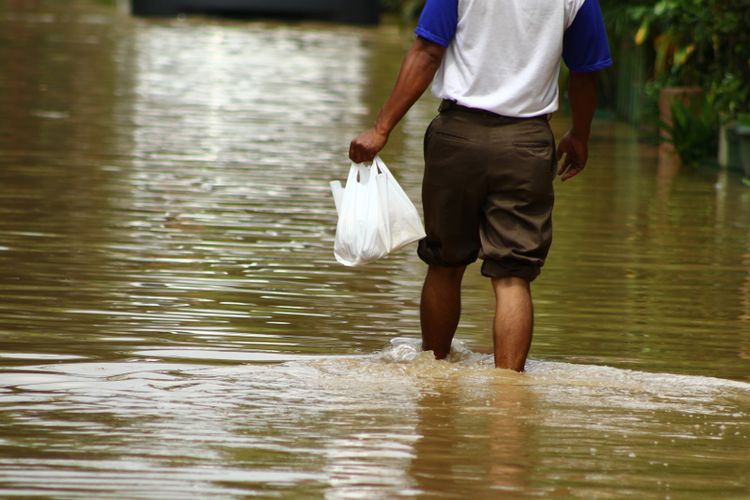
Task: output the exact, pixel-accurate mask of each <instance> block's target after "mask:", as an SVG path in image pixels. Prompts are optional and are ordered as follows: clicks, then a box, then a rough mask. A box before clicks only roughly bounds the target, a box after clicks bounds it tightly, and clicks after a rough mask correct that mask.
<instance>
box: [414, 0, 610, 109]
mask: <svg viewBox="0 0 750 500" xmlns="http://www.w3.org/2000/svg"><path fill="white" fill-rule="evenodd" d="M415 32H416V34H417V35H418V36H419V37H422V38H424V39H426V40H429V41H431V42H434V43H437V44H439V45H441V46H443V47H446V49H447V50H446V52H445V57H444V59H443V62H442V64H441V66H440V68H439V69H438V71H437V74H436V75H435V80H434V81H433V86H432V91H433V94H435V96H437V97H439V98H442V99H450V100H454V101H456V102H457V103H458V104H461V105H463V106H468V107H471V108H478V109H484V110H487V111H492V112H494V113H497V114H500V115H504V116H513V117H530V116H538V115H543V114H547V113H551V112H553V111H555V110H556V109H557V101H558V84H557V78H558V74H559V72H560V61H561V59H564V60H565V63H566V64H567V66H568V67H569V68H570V70H571V71H577V72H592V71H598V70H601V69H604V68H607V67H609V66H611V65H612V59H611V57H610V52H609V45H608V43H607V34H606V32H605V29H604V21H603V19H602V14H601V9H600V8H599V3H598V0H427V3H426V4H425V7H424V10H423V11H422V15H421V17H420V19H419V23H418V25H417V29H416V30H415Z"/></svg>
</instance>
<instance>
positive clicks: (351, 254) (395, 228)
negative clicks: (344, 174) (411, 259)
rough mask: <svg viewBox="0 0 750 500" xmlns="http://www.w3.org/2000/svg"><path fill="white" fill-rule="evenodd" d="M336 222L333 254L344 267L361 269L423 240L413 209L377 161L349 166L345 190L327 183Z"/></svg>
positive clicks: (411, 204) (385, 169)
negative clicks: (335, 212)
mask: <svg viewBox="0 0 750 500" xmlns="http://www.w3.org/2000/svg"><path fill="white" fill-rule="evenodd" d="M331 191H332V192H333V199H334V202H335V203H336V211H337V212H338V214H339V221H338V224H337V225H336V240H335V241H334V244H333V253H334V255H335V256H336V260H337V261H338V262H340V263H341V264H344V265H345V266H361V265H364V264H368V263H370V262H373V261H376V260H378V259H379V258H381V257H383V256H385V255H387V254H388V253H390V252H393V251H394V250H398V249H399V248H401V247H403V246H405V245H408V244H409V243H412V242H414V241H417V240H420V239H422V238H424V236H425V232H424V227H423V226H422V221H421V220H420V218H419V213H418V212H417V209H416V207H415V206H414V204H413V203H412V202H411V200H410V199H409V197H408V196H407V195H406V193H405V192H404V190H403V189H401V186H399V184H398V182H396V178H395V177H393V174H391V172H390V170H388V167H387V166H386V165H385V163H383V160H381V159H380V158H379V157H377V156H376V157H375V160H373V162H372V164H371V165H365V164H362V163H359V164H355V163H352V166H351V168H350V169H349V177H348V178H347V180H346V187H345V188H342V187H341V182H339V181H333V182H331Z"/></svg>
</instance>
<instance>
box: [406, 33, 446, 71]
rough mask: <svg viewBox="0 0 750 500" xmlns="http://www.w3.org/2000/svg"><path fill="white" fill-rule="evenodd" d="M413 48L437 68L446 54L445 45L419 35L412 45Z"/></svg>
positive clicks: (430, 64)
mask: <svg viewBox="0 0 750 500" xmlns="http://www.w3.org/2000/svg"><path fill="white" fill-rule="evenodd" d="M412 50H413V51H414V52H415V53H417V54H419V56H420V58H422V59H423V60H424V61H425V62H426V63H427V64H428V65H429V66H434V67H435V68H437V67H438V66H440V63H441V62H442V61H443V56H444V55H445V47H443V46H441V45H438V44H437V43H435V42H431V41H429V40H427V39H425V38H422V37H417V38H416V40H414V44H413V45H412Z"/></svg>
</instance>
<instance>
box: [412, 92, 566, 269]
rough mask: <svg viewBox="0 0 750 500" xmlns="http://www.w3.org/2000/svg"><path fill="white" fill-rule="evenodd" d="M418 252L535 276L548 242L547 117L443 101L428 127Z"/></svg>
mask: <svg viewBox="0 0 750 500" xmlns="http://www.w3.org/2000/svg"><path fill="white" fill-rule="evenodd" d="M424 157H425V171H424V181H423V183H422V205H423V208H424V219H425V230H426V232H427V236H426V237H425V238H424V239H423V240H421V241H420V242H419V249H418V253H419V257H420V258H421V259H422V260H423V261H425V262H426V263H427V264H432V265H439V266H447V267H460V266H465V265H467V264H470V263H472V262H474V261H475V260H476V259H477V257H480V258H482V259H484V263H483V264H482V274H483V275H485V276H488V277H492V278H500V277H506V276H517V277H520V278H524V279H526V280H528V281H532V280H533V279H534V278H536V277H537V276H538V275H539V272H540V268H541V267H542V265H543V264H544V259H545V258H546V257H547V252H548V251H549V247H550V244H551V242H552V206H553V204H554V191H553V188H552V181H553V179H554V177H555V138H554V136H553V134H552V131H551V130H550V127H549V123H548V121H547V119H546V117H538V118H508V117H503V116H499V115H495V114H493V113H489V112H486V111H480V110H472V109H469V108H463V107H461V106H457V105H455V104H452V103H450V102H448V101H444V102H443V105H441V112H440V114H439V115H438V116H437V117H436V118H435V119H434V120H433V121H432V123H431V124H430V126H429V127H428V128H427V132H426V134H425V141H424Z"/></svg>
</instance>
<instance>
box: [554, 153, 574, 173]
mask: <svg viewBox="0 0 750 500" xmlns="http://www.w3.org/2000/svg"><path fill="white" fill-rule="evenodd" d="M557 160H558V161H560V158H558V159H557ZM572 164H573V162H572V161H571V160H570V155H569V154H568V155H565V160H564V161H563V162H562V165H560V166H559V167H558V169H557V175H560V176H562V175H563V174H564V173H565V172H566V171H567V170H568V169H569V168H570V166H571V165H572Z"/></svg>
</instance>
